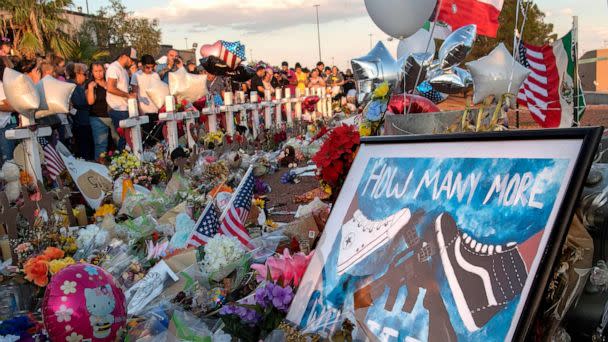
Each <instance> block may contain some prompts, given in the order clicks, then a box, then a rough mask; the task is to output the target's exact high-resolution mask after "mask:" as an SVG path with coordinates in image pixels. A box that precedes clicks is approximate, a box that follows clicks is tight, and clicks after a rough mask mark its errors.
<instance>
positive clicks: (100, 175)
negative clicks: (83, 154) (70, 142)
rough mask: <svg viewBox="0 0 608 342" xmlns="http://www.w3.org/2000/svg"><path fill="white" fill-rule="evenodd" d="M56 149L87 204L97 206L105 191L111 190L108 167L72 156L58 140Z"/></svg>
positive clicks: (92, 206)
mask: <svg viewBox="0 0 608 342" xmlns="http://www.w3.org/2000/svg"><path fill="white" fill-rule="evenodd" d="M56 149H57V152H58V153H59V155H60V156H61V159H63V162H64V163H65V166H66V168H67V169H68V172H69V173H70V176H71V177H72V179H73V180H74V182H75V183H76V186H78V190H80V192H81V193H82V195H83V197H84V198H85V200H86V201H87V203H88V204H89V206H91V208H93V209H97V208H99V206H100V205H101V202H102V201H103V199H104V197H105V195H106V193H107V192H108V191H112V187H113V185H112V178H110V172H109V170H108V168H107V167H106V166H105V165H101V164H97V163H91V162H87V161H84V160H82V159H76V158H74V156H72V154H71V153H70V152H69V151H68V149H67V148H66V147H65V146H64V145H63V144H61V143H60V142H58V143H57V147H56Z"/></svg>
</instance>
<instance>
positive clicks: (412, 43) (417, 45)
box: [397, 28, 436, 59]
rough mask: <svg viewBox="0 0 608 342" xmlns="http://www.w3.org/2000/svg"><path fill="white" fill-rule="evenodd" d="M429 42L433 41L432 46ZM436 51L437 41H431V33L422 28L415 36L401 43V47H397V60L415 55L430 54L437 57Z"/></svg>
mask: <svg viewBox="0 0 608 342" xmlns="http://www.w3.org/2000/svg"><path fill="white" fill-rule="evenodd" d="M429 40H430V41H431V43H430V44H429ZM427 44H429V46H428V51H427ZM435 49H436V46H435V40H434V39H431V33H430V32H429V31H427V30H425V29H423V28H421V29H420V30H418V31H417V32H416V33H414V34H413V35H411V36H409V37H407V38H405V39H403V40H401V41H399V46H397V59H399V58H401V57H406V58H407V57H409V56H410V55H411V54H413V53H425V52H428V53H430V54H432V55H435Z"/></svg>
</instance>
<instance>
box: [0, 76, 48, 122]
mask: <svg viewBox="0 0 608 342" xmlns="http://www.w3.org/2000/svg"><path fill="white" fill-rule="evenodd" d="M2 84H3V88H4V94H5V96H6V100H7V101H8V103H10V105H11V106H12V107H13V109H15V111H16V112H17V113H20V114H33V113H34V112H35V111H36V110H37V109H38V107H40V95H38V91H37V90H36V86H35V85H34V82H32V79H31V78H29V77H28V76H26V75H24V74H22V73H20V72H17V71H15V70H13V69H10V68H5V69H4V75H3V81H2Z"/></svg>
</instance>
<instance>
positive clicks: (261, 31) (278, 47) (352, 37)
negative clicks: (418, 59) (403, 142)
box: [74, 0, 608, 69]
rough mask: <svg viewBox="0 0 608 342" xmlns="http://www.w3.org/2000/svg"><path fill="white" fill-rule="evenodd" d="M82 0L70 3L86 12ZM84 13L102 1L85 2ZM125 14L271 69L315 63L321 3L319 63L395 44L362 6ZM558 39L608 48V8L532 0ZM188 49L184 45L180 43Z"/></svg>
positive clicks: (176, 1) (171, 0)
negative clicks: (572, 32)
mask: <svg viewBox="0 0 608 342" xmlns="http://www.w3.org/2000/svg"><path fill="white" fill-rule="evenodd" d="M86 1H87V0H74V4H75V7H77V6H82V8H83V11H86ZM88 3H89V11H90V12H91V13H93V12H95V11H96V10H97V9H98V8H99V7H100V6H106V5H107V4H108V3H109V1H107V0H88ZM123 3H124V4H125V5H126V6H127V8H128V10H129V11H132V12H134V13H135V14H136V15H139V16H145V17H148V18H157V19H158V20H159V22H160V26H161V29H162V42H163V43H164V44H171V45H173V46H174V47H176V48H180V49H184V48H186V46H188V47H190V48H191V47H192V43H198V45H199V47H200V46H201V45H203V44H213V43H214V42H216V41H217V40H220V39H221V40H227V41H237V40H238V41H241V42H242V43H243V44H245V46H246V49H247V56H248V57H249V58H250V57H252V56H253V59H254V60H260V59H261V60H264V61H266V62H268V63H271V64H273V65H278V64H280V63H281V62H282V61H283V60H287V61H288V62H289V63H290V65H293V64H294V63H295V62H301V63H302V65H305V66H312V65H314V64H316V62H317V61H318V60H319V50H318V41H317V27H316V16H315V8H314V7H313V5H314V4H319V5H320V7H319V21H320V35H321V57H322V59H323V61H324V62H325V63H326V64H334V65H337V66H338V67H340V68H342V69H344V68H346V67H347V66H348V65H349V61H350V59H352V58H356V57H359V56H363V55H365V54H367V52H368V51H369V50H370V34H371V41H372V44H376V42H377V41H379V40H382V41H383V42H384V43H385V44H386V45H387V47H388V48H389V50H390V51H392V52H393V54H396V50H397V44H398V42H397V41H396V40H393V41H389V40H388V38H389V37H388V35H386V34H385V33H383V32H382V31H380V29H378V28H377V27H376V26H375V25H374V23H373V22H372V20H371V19H370V17H369V16H368V15H367V12H366V10H365V4H364V1H363V0H316V1H315V0H313V1H310V0H145V1H142V0H123ZM536 3H537V4H538V6H539V7H540V8H541V10H542V11H544V12H545V14H546V15H547V18H546V20H547V21H548V22H550V23H553V24H554V25H555V32H556V33H558V34H559V35H562V34H564V33H566V32H568V30H569V29H570V28H571V25H572V16H573V15H578V16H579V34H580V51H581V53H584V52H585V51H589V50H595V49H599V48H604V47H608V20H606V19H608V5H607V3H606V1H605V0H537V1H536ZM186 44H187V45H186Z"/></svg>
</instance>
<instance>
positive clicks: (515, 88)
mask: <svg viewBox="0 0 608 342" xmlns="http://www.w3.org/2000/svg"><path fill="white" fill-rule="evenodd" d="M467 67H469V70H470V71H471V76H472V77H473V88H474V95H473V102H474V103H475V104H478V103H481V102H482V101H483V100H484V99H485V98H486V97H488V96H490V95H494V98H496V99H498V98H500V97H501V96H503V95H504V94H513V95H517V93H518V92H519V88H521V85H522V84H523V83H524V81H525V80H526V78H527V77H528V75H529V74H530V70H528V69H526V67H524V66H523V65H521V64H519V63H518V62H517V61H515V60H514V59H513V56H511V54H510V53H509V50H507V48H506V47H505V45H504V44H503V43H500V45H498V46H497V47H496V48H495V49H494V50H493V51H492V52H491V53H490V54H489V55H487V56H485V57H483V58H480V59H478V60H476V61H473V62H469V63H467Z"/></svg>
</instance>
